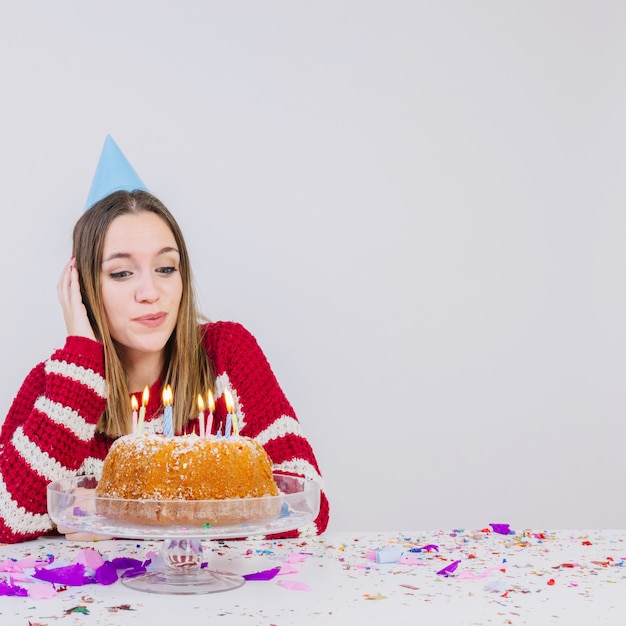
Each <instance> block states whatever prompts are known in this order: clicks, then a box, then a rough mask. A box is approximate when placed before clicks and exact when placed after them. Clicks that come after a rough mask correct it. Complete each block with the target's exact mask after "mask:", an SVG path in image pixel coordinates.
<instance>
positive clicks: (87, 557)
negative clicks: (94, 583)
mask: <svg viewBox="0 0 626 626" xmlns="http://www.w3.org/2000/svg"><path fill="white" fill-rule="evenodd" d="M74 563H82V564H83V565H84V566H85V567H88V568H89V569H93V570H96V569H98V568H99V567H100V566H101V565H102V564H103V563H104V559H103V558H102V555H101V554H100V553H99V552H97V551H96V550H90V549H89V548H83V549H82V550H81V551H80V552H79V553H78V555H77V556H76V558H75V559H74Z"/></svg>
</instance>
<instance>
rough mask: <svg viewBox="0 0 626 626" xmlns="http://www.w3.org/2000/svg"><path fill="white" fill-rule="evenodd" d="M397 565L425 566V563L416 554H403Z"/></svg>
mask: <svg viewBox="0 0 626 626" xmlns="http://www.w3.org/2000/svg"><path fill="white" fill-rule="evenodd" d="M398 563H399V564H400V565H426V562H425V561H424V560H422V559H421V558H420V557H419V556H417V555H416V554H403V555H402V556H401V557H400V558H399V559H398Z"/></svg>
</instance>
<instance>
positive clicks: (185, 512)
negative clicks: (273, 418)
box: [96, 435, 281, 526]
mask: <svg viewBox="0 0 626 626" xmlns="http://www.w3.org/2000/svg"><path fill="white" fill-rule="evenodd" d="M278 495H279V491H278V488H277V486H276V483H275V481H274V478H273V475H272V465H271V461H270V459H269V457H268V456H267V453H266V452H265V450H264V449H263V447H262V446H261V445H260V444H259V443H257V442H256V441H254V440H253V439H250V438H248V437H240V436H235V437H231V438H228V439H226V438H221V439H217V438H216V437H214V436H211V437H207V438H204V437H202V438H201V437H197V436H196V435H188V436H183V437H163V436H161V435H144V436H141V437H134V436H130V435H128V436H125V437H120V438H119V439H117V440H116V441H115V442H114V443H113V445H112V446H111V448H110V450H109V453H108V455H107V457H106V459H105V461H104V465H103V469H102V478H101V479H100V481H99V483H98V487H97V489H96V496H97V499H96V505H97V512H98V513H99V514H102V515H105V516H106V517H112V518H115V519H121V520H124V521H127V522H131V523H141V524H146V523H147V524H157V525H171V524H187V525H199V524H202V525H206V524H210V525H211V526H221V525H225V524H239V523H244V522H246V521H252V520H260V519H265V518H271V517H275V516H276V515H278V513H279V512H280V504H281V503H280V499H279V498H264V496H278Z"/></svg>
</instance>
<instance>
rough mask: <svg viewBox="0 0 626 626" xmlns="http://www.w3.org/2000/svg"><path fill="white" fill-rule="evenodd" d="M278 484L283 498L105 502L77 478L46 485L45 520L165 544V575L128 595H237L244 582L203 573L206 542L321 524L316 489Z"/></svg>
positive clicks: (139, 581) (143, 580)
mask: <svg viewBox="0 0 626 626" xmlns="http://www.w3.org/2000/svg"><path fill="white" fill-rule="evenodd" d="M274 479H275V481H276V484H277V485H278V489H279V491H280V494H279V495H278V496H265V497H262V498H237V499H231V500H202V501H191V500H166V501H157V500H123V499H118V498H100V497H98V496H96V495H95V491H94V489H95V487H96V486H97V484H98V481H97V479H95V478H94V477H91V476H78V477H72V478H66V479H63V480H59V481H55V482H52V483H50V484H49V485H48V513H49V514H50V517H51V518H52V520H53V521H54V522H55V523H56V524H57V525H58V526H60V527H63V528H67V529H69V530H72V531H75V532H85V533H89V534H94V535H104V536H108V537H118V538H128V539H162V540H163V542H162V544H161V557H162V560H163V564H164V569H163V570H159V571H150V572H145V573H142V574H139V575H137V576H132V577H122V582H123V583H124V585H126V586H127V587H130V588H132V589H138V590H141V591H147V592H151V593H170V594H200V593H213V592H217V591H227V590H229V589H235V588H237V587H240V586H241V585H243V583H244V582H245V579H244V578H243V577H242V576H239V575H238V574H233V573H231V572H221V571H215V570H212V569H210V568H208V567H205V565H203V550H202V540H203V539H234V538H240V537H253V536H259V535H273V534H275V533H283V532H287V531H289V530H295V529H296V528H300V527H301V526H303V525H305V524H308V523H309V522H311V521H313V520H314V519H315V518H316V517H317V514H318V512H319V506H320V488H319V485H318V484H317V483H315V482H314V481H312V480H308V479H305V478H300V477H297V476H289V475H286V474H279V473H275V474H274ZM129 517H130V518H132V521H129ZM172 520H175V521H172Z"/></svg>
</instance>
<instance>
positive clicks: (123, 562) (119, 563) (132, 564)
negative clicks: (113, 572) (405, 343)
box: [110, 556, 143, 569]
mask: <svg viewBox="0 0 626 626" xmlns="http://www.w3.org/2000/svg"><path fill="white" fill-rule="evenodd" d="M110 563H111V565H112V566H113V567H114V568H115V569H131V568H133V569H134V568H136V567H140V566H143V563H142V562H141V561H140V560H139V559H131V558H130V557H126V556H120V557H117V558H115V559H111V561H110Z"/></svg>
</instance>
